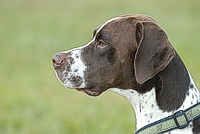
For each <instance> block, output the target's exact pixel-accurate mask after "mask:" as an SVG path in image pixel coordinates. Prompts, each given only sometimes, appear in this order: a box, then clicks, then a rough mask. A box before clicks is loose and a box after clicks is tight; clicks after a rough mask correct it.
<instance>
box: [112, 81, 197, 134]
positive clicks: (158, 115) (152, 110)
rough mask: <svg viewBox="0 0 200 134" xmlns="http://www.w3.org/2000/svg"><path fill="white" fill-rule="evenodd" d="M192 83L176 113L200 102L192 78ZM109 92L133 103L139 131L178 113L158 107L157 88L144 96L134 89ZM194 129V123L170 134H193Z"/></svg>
mask: <svg viewBox="0 0 200 134" xmlns="http://www.w3.org/2000/svg"><path fill="white" fill-rule="evenodd" d="M190 81H191V82H190V85H192V86H190V87H188V88H189V90H188V92H187V94H186V98H185V100H184V102H183V104H182V106H181V107H180V108H179V109H178V110H176V111H179V110H185V109H187V108H189V107H191V106H192V105H194V104H196V103H198V102H199V100H200V95H199V91H198V89H197V88H196V86H195V84H194V82H193V80H192V78H190ZM109 90H110V91H113V92H116V93H118V94H120V95H122V96H124V97H125V98H126V99H128V100H129V102H130V103H131V105H132V107H133V108H134V110H135V114H136V118H137V129H140V128H142V127H143V126H146V125H148V124H150V123H152V122H154V121H157V120H160V119H162V118H165V117H167V116H170V115H172V114H173V113H174V112H176V111H171V112H164V111H162V110H161V109H160V108H159V107H158V105H157V102H156V92H155V88H152V90H151V91H149V92H147V93H144V94H140V93H138V92H137V91H135V90H133V89H127V90H123V89H117V88H110V89H109ZM192 127H193V125H192V123H190V125H189V126H188V127H187V128H185V129H180V130H179V129H177V130H173V131H172V132H170V134H174V133H175V134H176V133H177V134H179V133H181V134H184V133H185V134H186V133H187V134H190V133H192Z"/></svg>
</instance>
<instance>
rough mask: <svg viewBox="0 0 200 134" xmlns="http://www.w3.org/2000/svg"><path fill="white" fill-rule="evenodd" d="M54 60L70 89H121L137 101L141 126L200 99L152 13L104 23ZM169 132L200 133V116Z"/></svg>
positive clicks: (92, 91)
mask: <svg viewBox="0 0 200 134" xmlns="http://www.w3.org/2000/svg"><path fill="white" fill-rule="evenodd" d="M52 60H53V65H54V69H55V72H56V75H57V77H58V79H59V80H60V81H61V83H62V84H63V85H64V86H66V87H67V88H74V89H77V90H78V91H82V92H85V93H86V94H88V95H91V96H98V95H100V94H101V93H102V92H104V91H106V90H110V91H113V92H116V93H118V94H120V95H122V96H124V97H125V98H127V99H128V100H129V102H130V103H131V105H132V106H133V108H134V110H135V113H136V118H137V129H140V128H141V127H143V126H145V125H148V124H149V123H152V122H154V121H157V120H159V119H162V118H164V117H167V116H170V115H172V114H173V113H174V112H176V111H178V110H184V109H187V108H188V107H191V106H192V105H194V104H196V103H198V102H199V101H200V94H199V90H198V89H197V87H196V86H195V84H194V81H193V79H192V77H191V76H190V74H189V73H188V71H187V69H186V67H185V65H184V63H183V62H182V60H181V58H180V57H179V55H178V54H177V52H176V51H175V50H174V48H173V47H172V45H171V43H170V42H169V40H168V37H167V35H166V33H165V32H164V31H163V30H162V29H161V28H160V26H159V25H158V24H157V22H156V21H155V20H154V19H152V18H151V17H149V16H146V15H141V14H135V15H124V16H119V17H116V18H113V19H110V20H108V21H106V22H104V23H103V24H102V25H100V26H99V27H97V28H96V29H95V30H94V34H93V38H92V40H91V41H90V42H89V43H88V44H87V45H85V46H83V47H80V48H75V49H73V50H69V51H65V52H60V53H57V54H55V55H54V56H53V58H52ZM168 133H170V134H180V133H183V134H184V133H187V134H192V133H194V134H197V133H200V119H197V120H194V121H192V122H191V123H190V124H189V126H188V127H186V128H184V129H176V130H173V131H171V132H168Z"/></svg>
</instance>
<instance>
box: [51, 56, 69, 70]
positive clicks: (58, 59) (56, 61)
mask: <svg viewBox="0 0 200 134" xmlns="http://www.w3.org/2000/svg"><path fill="white" fill-rule="evenodd" d="M52 62H53V66H54V68H55V69H57V68H60V67H61V65H63V64H65V62H66V54H65V53H57V54H54V55H53V57H52Z"/></svg>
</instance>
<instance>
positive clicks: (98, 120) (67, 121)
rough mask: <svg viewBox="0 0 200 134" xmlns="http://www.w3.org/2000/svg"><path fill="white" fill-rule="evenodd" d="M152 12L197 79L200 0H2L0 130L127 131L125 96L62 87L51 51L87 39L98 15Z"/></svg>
mask: <svg viewBox="0 0 200 134" xmlns="http://www.w3.org/2000/svg"><path fill="white" fill-rule="evenodd" d="M135 13H144V14H148V15H150V16H152V17H153V18H154V19H155V20H157V22H158V23H159V25H160V26H161V27H162V28H163V29H164V30H165V31H166V33H167V34H168V36H169V39H170V41H171V43H172V44H173V46H174V47H175V48H176V50H177V51H178V53H179V54H180V55H181V57H182V59H183V61H184V62H185V64H186V66H187V68H188V69H189V70H190V72H191V74H192V76H193V77H194V79H195V81H196V84H197V86H200V60H199V57H200V37H199V35H200V1H199V0H192V1H189V0H176V1H175V0H165V1H164V0H154V1H150V0H137V1H136V0H101V1H95V0H85V1H84V0H0V134H130V133H133V132H134V131H135V117H134V112H133V109H132V107H131V106H130V104H129V103H128V101H127V100H126V99H124V98H123V97H121V96H119V95H117V94H114V93H111V92H106V93H103V94H102V95H101V96H99V97H96V98H93V97H89V96H87V95H85V94H83V93H79V92H77V91H74V90H72V89H65V88H64V86H62V85H61V83H60V82H59V81H58V80H57V78H56V77H55V75H54V71H53V67H52V64H51V57H52V55H53V54H54V53H56V52H59V51H63V50H68V49H71V48H74V47H77V46H81V45H84V44H86V43H87V42H88V41H89V40H90V39H91V37H92V31H93V29H94V28H95V27H97V26H98V25H100V24H101V23H102V22H103V21H105V20H107V19H110V18H112V17H115V16H118V15H123V14H135Z"/></svg>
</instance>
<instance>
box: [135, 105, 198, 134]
mask: <svg viewBox="0 0 200 134" xmlns="http://www.w3.org/2000/svg"><path fill="white" fill-rule="evenodd" d="M197 118H200V103H197V104H195V105H193V106H192V107H190V108H188V109H186V110H180V111H177V112H176V113H174V114H173V115H171V116H168V117H166V118H163V119H161V120H158V121H156V122H153V123H151V124H149V125H147V126H144V127H142V128H141V129H139V130H138V131H137V132H136V133H135V134H162V133H165V132H169V131H172V130H174V129H182V128H185V127H187V126H188V125H189V123H190V122H191V121H193V120H195V119H197Z"/></svg>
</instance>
